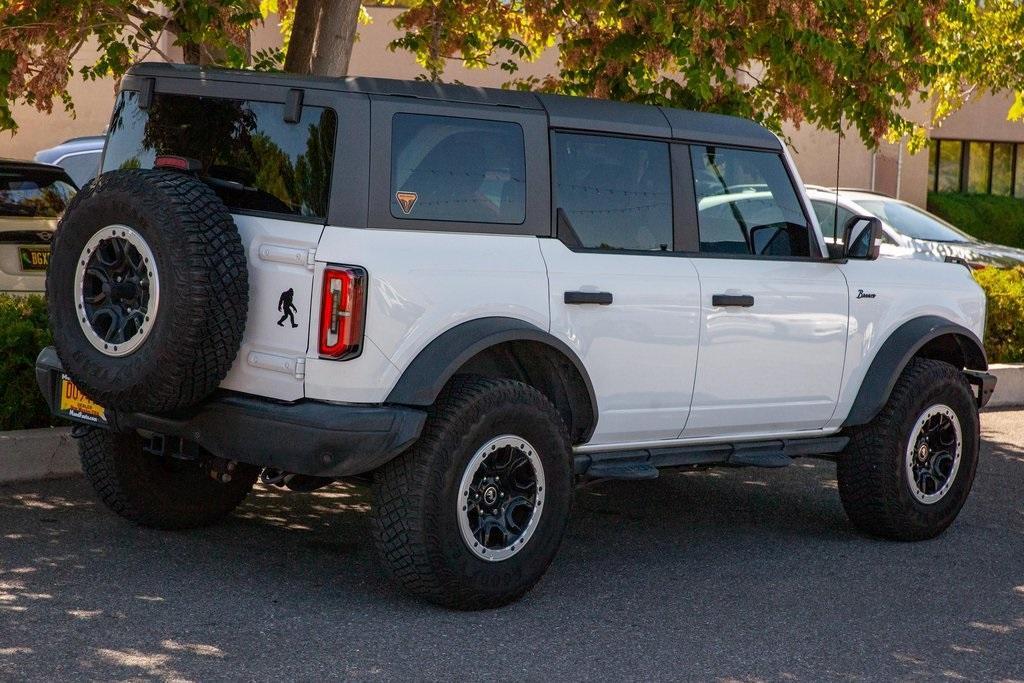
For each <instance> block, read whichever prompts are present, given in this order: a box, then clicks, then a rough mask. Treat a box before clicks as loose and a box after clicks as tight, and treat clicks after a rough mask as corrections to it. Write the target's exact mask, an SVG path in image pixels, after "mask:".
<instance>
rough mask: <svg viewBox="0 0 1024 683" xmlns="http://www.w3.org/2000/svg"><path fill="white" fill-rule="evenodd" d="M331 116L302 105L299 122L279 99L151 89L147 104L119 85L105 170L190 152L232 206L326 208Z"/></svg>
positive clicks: (291, 210)
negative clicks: (144, 106)
mask: <svg viewBox="0 0 1024 683" xmlns="http://www.w3.org/2000/svg"><path fill="white" fill-rule="evenodd" d="M336 129H337V117H336V115H335V113H334V111H332V110H330V109H326V108H323V107H312V106H304V107H303V108H302V117H301V119H300V120H299V121H298V122H297V123H286V122H285V121H284V105H283V104H280V103H272V102H253V101H245V100H226V99H220V98H213V97H192V96H185V95H169V94H166V93H157V94H155V95H154V96H153V102H152V104H151V105H150V107H149V109H148V110H146V111H143V110H141V109H139V107H138V104H137V94H136V93H135V92H132V91H125V92H123V93H121V95H120V96H119V98H118V101H117V104H116V105H115V108H114V116H113V119H112V121H111V124H110V134H109V136H108V138H107V147H106V154H105V156H104V159H103V170H104V171H110V170H114V169H119V168H120V169H123V168H152V167H153V161H154V159H155V158H156V157H157V156H161V155H171V156H182V157H188V158H191V159H195V160H197V161H198V162H199V163H200V171H199V177H200V178H202V179H203V180H204V181H205V182H206V183H207V184H208V185H209V186H210V187H212V188H213V189H214V191H215V192H217V194H218V195H220V197H221V199H223V200H224V203H225V204H227V206H228V208H230V209H232V210H233V211H243V212H244V211H253V212H259V213H275V214H283V215H287V216H295V217H301V218H310V219H323V218H325V217H326V216H327V205H328V198H329V196H330V184H331V168H332V166H333V165H334V139H335V134H336Z"/></svg>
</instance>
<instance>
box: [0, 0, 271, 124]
mask: <svg viewBox="0 0 1024 683" xmlns="http://www.w3.org/2000/svg"><path fill="white" fill-rule="evenodd" d="M261 19H262V15H261V14H260V6H259V2H258V1H257V0H174V1H168V2H166V3H157V2H155V1H154V0H134V1H128V0H0V130H5V129H16V128H17V124H16V122H15V121H14V120H13V118H12V116H11V105H12V104H13V103H15V102H24V103H26V104H29V105H33V106H35V107H36V108H37V109H39V110H40V111H43V112H47V113H49V112H50V111H52V109H53V106H54V101H55V100H59V101H61V102H62V103H63V104H64V106H65V108H68V109H72V108H73V103H72V102H71V98H70V95H69V94H68V83H69V81H70V80H71V78H73V77H75V76H76V74H75V73H74V70H73V68H72V66H71V64H72V60H73V59H74V57H75V56H76V55H77V54H78V53H79V52H80V51H81V50H82V48H83V47H84V46H85V45H86V43H88V42H90V41H94V42H95V44H96V46H97V47H98V51H99V57H98V59H97V60H96V62H95V63H93V64H87V65H85V66H83V67H81V69H80V70H79V72H78V74H77V75H78V76H80V77H82V78H85V79H87V80H94V79H96V78H101V77H105V76H114V77H118V76H120V75H122V74H123V73H124V72H125V71H127V69H128V68H129V67H130V66H131V65H132V64H134V63H136V62H138V61H141V60H143V59H146V58H166V57H167V56H166V55H164V54H163V50H162V48H161V45H162V43H163V38H164V36H165V35H169V36H171V37H172V39H173V43H174V44H175V45H177V46H178V47H180V48H181V49H182V51H183V53H184V55H185V60H186V61H191V62H196V63H217V64H223V65H226V66H244V65H245V64H246V63H247V61H248V59H249V55H248V50H247V47H246V43H247V31H248V29H249V28H250V27H251V26H252V25H253V23H254V22H256V21H259V20H261Z"/></svg>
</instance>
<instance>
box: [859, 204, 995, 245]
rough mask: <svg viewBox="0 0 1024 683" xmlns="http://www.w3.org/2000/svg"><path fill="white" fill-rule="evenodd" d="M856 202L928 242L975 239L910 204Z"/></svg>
mask: <svg viewBox="0 0 1024 683" xmlns="http://www.w3.org/2000/svg"><path fill="white" fill-rule="evenodd" d="M857 204H859V205H860V207H861V208H862V209H864V210H865V211H867V212H869V213H872V214H874V215H876V216H878V217H879V218H881V219H882V220H883V221H885V222H886V223H888V224H889V225H891V226H892V227H893V228H895V229H896V231H897V232H899V233H901V234H903V235H906V236H907V237H912V238H914V239H917V240H927V241H929V242H975V241H977V240H975V239H974V238H973V237H971V236H970V235H968V234H967V233H965V232H961V231H960V230H957V229H956V228H954V227H953V226H952V225H950V224H949V223H947V222H946V221H944V220H942V219H940V218H938V217H937V216H933V215H932V214H930V213H928V212H926V211H922V210H921V209H919V208H917V207H916V206H912V205H911V204H904V203H903V202H895V201H891V200H885V199H858V200H857Z"/></svg>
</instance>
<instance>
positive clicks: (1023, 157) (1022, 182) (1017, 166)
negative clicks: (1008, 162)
mask: <svg viewBox="0 0 1024 683" xmlns="http://www.w3.org/2000/svg"><path fill="white" fill-rule="evenodd" d="M1013 171H1014V183H1013V196H1014V197H1020V198H1021V199H1024V144H1019V145H1017V159H1016V163H1014V165H1013Z"/></svg>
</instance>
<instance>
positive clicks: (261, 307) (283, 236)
mask: <svg viewBox="0 0 1024 683" xmlns="http://www.w3.org/2000/svg"><path fill="white" fill-rule="evenodd" d="M234 219H235V224H236V225H237V226H238V232H239V234H240V235H241V237H242V243H243V244H244V245H245V256H246V260H247V262H248V266H249V316H248V319H247V321H246V324H245V334H244V336H243V337H242V346H241V349H240V350H239V352H238V357H237V358H236V359H235V363H234V365H232V366H231V371H230V372H229V373H228V376H227V377H226V378H225V379H224V381H223V382H222V383H221V386H222V387H224V388H225V389H233V390H235V391H242V392H245V393H249V394H258V395H260V396H268V397H271V398H278V399H282V400H286V401H292V400H295V399H299V398H302V397H303V394H304V392H303V377H304V372H305V363H306V360H305V359H306V349H307V347H308V345H309V339H310V335H311V332H310V330H311V328H312V327H314V326H312V325H311V324H310V323H311V321H312V319H313V308H312V300H313V254H314V252H315V250H316V246H317V243H318V242H319V241H320V234H321V233H322V232H323V226H322V225H319V224H314V223H305V222H298V221H289V220H286V219H281V218H263V217H257V216H245V215H237V214H236V215H235V216H234Z"/></svg>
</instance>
